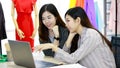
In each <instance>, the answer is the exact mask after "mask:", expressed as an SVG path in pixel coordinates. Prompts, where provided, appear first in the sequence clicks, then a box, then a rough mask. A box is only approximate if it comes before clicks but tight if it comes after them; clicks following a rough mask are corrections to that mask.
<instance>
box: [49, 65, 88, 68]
mask: <svg viewBox="0 0 120 68" xmlns="http://www.w3.org/2000/svg"><path fill="white" fill-rule="evenodd" d="M50 68H87V67H84V66H82V65H80V64H67V65H60V66H54V67H50Z"/></svg>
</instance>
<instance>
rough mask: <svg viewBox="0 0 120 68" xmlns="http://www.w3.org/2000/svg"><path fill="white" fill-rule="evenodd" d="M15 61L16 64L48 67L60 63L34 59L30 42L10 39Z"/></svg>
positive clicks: (37, 67)
mask: <svg viewBox="0 0 120 68" xmlns="http://www.w3.org/2000/svg"><path fill="white" fill-rule="evenodd" d="M8 42H9V45H10V49H11V53H12V56H13V61H14V63H15V64H16V65H20V66H24V67H30V68H48V67H52V66H57V65H58V64H55V63H51V62H46V61H40V60H34V59H33V55H32V50H31V48H30V45H29V43H28V42H23V41H14V40H8Z"/></svg>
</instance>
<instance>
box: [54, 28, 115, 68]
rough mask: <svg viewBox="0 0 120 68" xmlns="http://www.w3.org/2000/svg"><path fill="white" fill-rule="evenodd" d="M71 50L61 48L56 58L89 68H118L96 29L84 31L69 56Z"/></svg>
mask: <svg viewBox="0 0 120 68" xmlns="http://www.w3.org/2000/svg"><path fill="white" fill-rule="evenodd" d="M69 48H70V47H69ZM69 48H67V47H66V46H65V45H64V47H63V49H60V48H59V49H58V51H57V52H56V54H55V58H57V59H59V60H61V61H63V62H66V63H76V62H78V63H80V64H81V65H83V66H85V67H87V68H116V66H115V60H114V56H113V53H112V52H111V50H110V48H109V47H108V45H107V44H106V43H105V41H104V42H103V41H102V37H101V36H100V34H99V33H98V32H97V31H96V30H94V29H90V28H84V29H83V31H82V34H81V38H79V40H78V49H77V50H76V51H75V52H74V53H72V54H69Z"/></svg>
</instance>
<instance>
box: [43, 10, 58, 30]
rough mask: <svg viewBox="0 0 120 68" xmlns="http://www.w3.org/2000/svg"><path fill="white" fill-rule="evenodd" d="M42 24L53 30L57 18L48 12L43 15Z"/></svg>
mask: <svg viewBox="0 0 120 68" xmlns="http://www.w3.org/2000/svg"><path fill="white" fill-rule="evenodd" d="M42 22H43V24H44V25H45V26H46V27H47V28H48V29H52V28H53V27H54V26H55V24H56V17H55V16H54V15H53V14H51V13H50V12H48V11H45V12H44V13H43V14H42Z"/></svg>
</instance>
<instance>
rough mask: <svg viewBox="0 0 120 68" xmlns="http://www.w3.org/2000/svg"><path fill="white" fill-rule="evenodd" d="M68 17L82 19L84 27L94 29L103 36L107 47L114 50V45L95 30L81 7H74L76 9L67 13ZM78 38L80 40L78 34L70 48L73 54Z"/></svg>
mask: <svg viewBox="0 0 120 68" xmlns="http://www.w3.org/2000/svg"><path fill="white" fill-rule="evenodd" d="M66 15H70V16H71V17H72V18H73V19H76V18H77V17H80V18H81V25H82V26H84V27H87V28H92V29H94V30H96V31H97V32H98V33H99V34H100V35H101V37H102V39H103V40H105V42H106V43H107V45H108V46H109V47H110V49H111V50H112V45H111V43H110V41H109V40H108V39H107V38H106V37H105V36H103V35H102V33H100V32H99V31H98V30H97V29H95V28H94V27H93V26H92V24H91V22H90V20H89V18H88V16H87V14H86V13H85V11H84V9H82V8H81V7H74V8H71V9H69V10H68V11H67V12H66V13H65V17H66ZM78 38H79V36H78V34H77V35H76V36H75V37H74V38H73V41H72V46H71V48H70V51H71V53H72V52H74V51H75V50H76V49H75V48H77V42H78Z"/></svg>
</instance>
